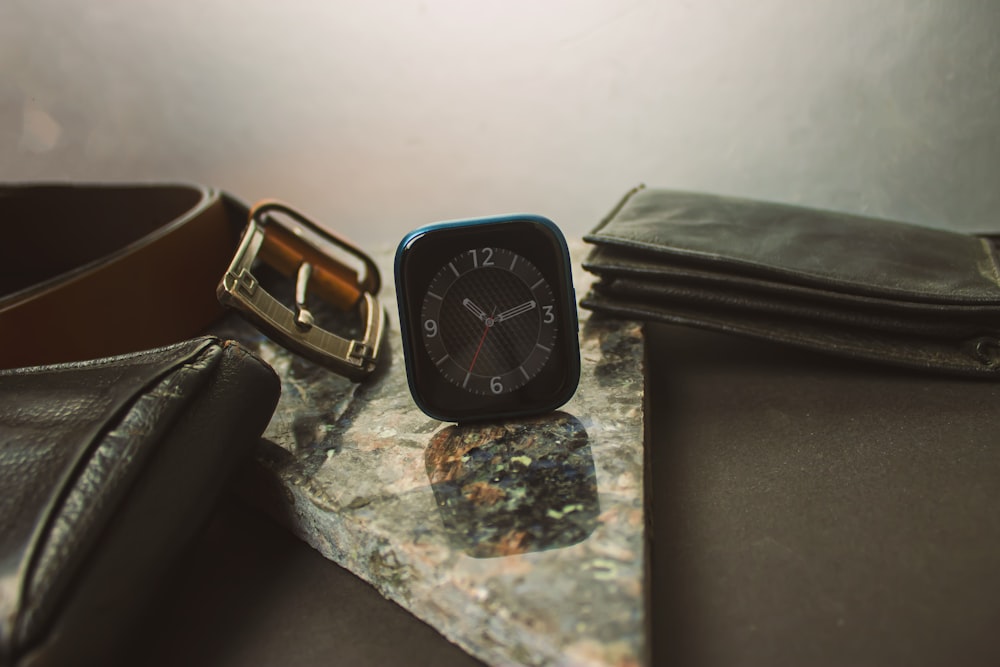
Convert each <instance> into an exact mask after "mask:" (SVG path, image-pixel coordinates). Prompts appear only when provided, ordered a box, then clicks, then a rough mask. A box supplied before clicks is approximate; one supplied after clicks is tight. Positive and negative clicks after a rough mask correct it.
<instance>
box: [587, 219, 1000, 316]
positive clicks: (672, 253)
mask: <svg viewBox="0 0 1000 667" xmlns="http://www.w3.org/2000/svg"><path fill="white" fill-rule="evenodd" d="M584 240H585V241H588V242H590V243H594V244H597V245H601V244H606V245H608V246H611V247H615V246H617V247H624V248H630V249H634V250H646V251H653V252H656V253H657V254H658V255H660V256H661V258H663V257H664V256H665V258H667V259H669V258H671V257H673V258H681V259H685V258H687V259H692V258H693V259H699V260H705V261H709V262H714V263H716V264H720V263H721V264H723V265H724V266H730V267H734V268H738V269H752V270H757V271H761V272H762V273H766V274H771V275H774V276H778V277H781V278H796V279H799V280H801V281H802V282H803V283H804V284H806V285H815V286H820V287H827V288H841V289H842V293H845V294H857V295H861V296H880V295H881V296H892V297H909V298H910V300H912V299H914V298H919V299H923V300H924V301H927V302H933V303H945V304H963V303H965V304H972V303H979V304H982V303H988V304H1000V293H998V295H997V296H996V297H975V296H972V297H966V296H963V297H962V298H961V299H955V298H954V295H949V294H940V293H932V292H924V291H908V292H906V291H903V290H897V289H893V288H892V287H886V286H868V285H863V284H859V283H853V282H846V281H839V280H836V279H831V278H829V277H825V276H819V275H816V274H810V273H804V272H799V271H790V270H783V269H781V268H778V267H774V266H771V265H766V264H759V263H754V262H751V261H748V260H741V259H738V258H724V257H722V256H721V255H718V254H714V253H708V252H703V251H699V250H689V249H686V248H675V247H671V246H666V245H661V244H657V243H650V242H647V241H637V240H635V239H633V238H629V237H625V236H620V235H617V234H613V233H608V232H601V233H600V235H593V234H588V235H587V236H585V237H584ZM991 264H992V262H991ZM996 286H997V287H998V288H1000V278H998V282H997V283H996ZM844 288H846V289H844ZM949 297H950V298H949Z"/></svg>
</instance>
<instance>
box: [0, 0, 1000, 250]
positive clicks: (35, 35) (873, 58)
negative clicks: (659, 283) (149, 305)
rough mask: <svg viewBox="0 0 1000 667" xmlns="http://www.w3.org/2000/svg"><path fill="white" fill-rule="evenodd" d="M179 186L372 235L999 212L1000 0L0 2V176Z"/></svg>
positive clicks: (988, 222)
mask: <svg viewBox="0 0 1000 667" xmlns="http://www.w3.org/2000/svg"><path fill="white" fill-rule="evenodd" d="M53 179H58V180H63V179H69V180H77V181H79V180H101V181H107V180H154V181H155V180H182V181H194V182H200V183H205V184H211V185H217V186H220V187H222V188H225V189H227V190H229V191H230V192H232V193H234V194H236V195H237V196H239V197H241V198H244V199H246V200H255V199H258V198H264V197H277V198H281V199H284V200H286V201H288V202H290V203H292V204H294V205H296V206H297V207H299V208H301V209H303V210H304V211H306V212H308V213H311V214H313V215H314V216H316V217H317V218H319V219H320V220H321V221H322V222H323V224H325V225H327V226H329V227H331V228H335V229H339V230H340V231H342V232H344V233H346V234H347V235H348V236H350V237H352V238H354V239H355V240H357V241H358V242H361V243H363V244H375V243H384V244H385V245H386V246H389V245H393V244H395V242H396V241H397V240H398V239H399V237H401V236H402V234H403V233H405V232H406V231H408V230H409V229H411V228H412V227H415V226H417V225H419V224H423V223H426V222H431V221H434V220H440V219H448V218H456V217H467V216H474V215H485V214H492V213H501V212H508V211H531V212H536V213H542V214H545V215H549V216H550V217H552V218H553V219H555V220H556V221H557V222H558V223H559V224H560V225H561V226H562V227H563V228H564V230H565V231H566V232H567V233H568V234H569V235H579V234H583V233H584V232H585V231H586V230H588V229H589V228H590V227H591V226H592V225H593V224H594V223H595V222H596V221H597V220H598V219H599V218H600V217H601V216H602V215H603V214H604V213H605V212H606V211H607V210H608V209H609V208H610V207H611V206H612V204H613V203H614V202H615V201H616V200H617V199H618V197H619V196H620V195H621V194H622V193H623V192H624V191H625V190H627V189H628V188H630V187H631V186H632V185H634V184H636V183H638V182H645V183H646V184H648V185H650V186H662V187H672V188H683V189H693V190H703V191H710V192H719V193H727V194H734V195H744V196H751V197H759V198H766V199H773V200H778V201H784V202H792V203H802V204H807V205H812V206H820V207H828V208H835V209H841V210H847V211H853V212H859V213H866V214H872V215H878V216H885V217H893V218H902V219H907V220H911V221H914V222H920V223H924V224H928V225H932V226H942V227H952V228H956V229H962V230H984V229H994V230H996V229H1000V216H998V215H997V210H998V209H1000V187H998V184H1000V3H997V2H987V1H980V2H976V1H973V0H960V1H948V2H945V1H944V0H940V1H937V2H933V1H920V0H868V1H861V0H847V1H845V0H814V1H808V2H807V1H801V0H800V1H794V0H758V1H756V2H749V1H739V0H705V1H703V2H697V1H695V0H671V1H664V2H616V1H612V0H578V1H570V0H553V1H546V2H527V1H521V0H516V1H512V2H468V1H467V2H462V1H460V0H419V1H415V0H385V1H380V2H367V3H364V2H361V1H360V0H358V1H348V0H331V1H328V2H305V1H291V2H265V1H264V0H205V1H200V2H166V1H163V2H155V1H153V0H134V1H129V2H124V1H116V0H104V1H98V0H91V1H89V2H84V1H81V2H70V1H67V0H5V1H4V2H3V3H2V4H0V180H2V181H27V180H53Z"/></svg>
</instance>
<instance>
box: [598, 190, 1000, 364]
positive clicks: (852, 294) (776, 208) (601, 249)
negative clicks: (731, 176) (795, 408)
mask: <svg viewBox="0 0 1000 667" xmlns="http://www.w3.org/2000/svg"><path fill="white" fill-rule="evenodd" d="M584 238H585V240H586V241H588V242H590V243H592V244H594V245H595V247H594V248H593V249H592V251H591V253H590V254H589V256H588V257H587V258H586V260H585V261H584V264H583V266H584V268H585V269H587V270H588V271H591V272H593V273H595V274H596V275H597V276H599V280H598V281H596V282H595V284H594V285H593V288H592V289H591V291H590V292H589V293H588V294H587V295H586V296H585V297H584V298H583V299H582V301H581V305H582V306H584V307H586V308H589V309H591V310H593V311H595V312H597V313H603V314H606V315H610V316H616V317H627V318H630V319H639V320H648V321H659V322H669V323H676V324H684V325H692V326H697V327H703V328H706V329H712V330H717V331H724V332H729V333H736V334H743V335H747V336H752V337H756V338H761V339H766V340H772V341H777V342H780V343H786V344H791V345H795V346H799V347H804V348H809V349H814V350H821V351H824V352H831V353H835V354H839V355H843V356H847V357H852V358H856V359H863V360H868V361H877V362H884V363H889V364H894V365H899V366H905V367H911V368H919V369H924V370H930V371H939V372H947V373H954V374H960V375H968V376H978V377H989V378H1000V266H998V258H997V247H996V243H997V241H998V237H995V236H989V235H983V236H977V235H971V234H963V233H959V232H954V231H947V230H943V229H934V228H928V227H922V226H917V225H912V224H908V223H903V222H895V221H889V220H884V219H879V218H872V217H866V216H858V215H849V214H846V213H837V212H831V211H823V210H816V209H810V208H805V207H800V206H790V205H782V204H774V203H767V202H760V201H752V200H747V199H738V198H733V197H723V196H716V195H709V194H699V193H690V192H677V191H671V190H661V189H647V188H644V187H639V188H636V189H634V190H633V191H631V192H630V193H628V194H627V195H626V197H625V198H624V199H623V200H622V201H621V203H620V204H619V205H618V206H616V207H615V208H614V209H613V210H612V211H611V213H610V214H609V215H608V216H607V217H606V218H605V219H604V220H603V221H602V222H601V223H600V224H599V225H598V226H597V227H596V228H595V229H594V230H593V231H592V232H591V233H590V234H588V235H586V236H585V237H584Z"/></svg>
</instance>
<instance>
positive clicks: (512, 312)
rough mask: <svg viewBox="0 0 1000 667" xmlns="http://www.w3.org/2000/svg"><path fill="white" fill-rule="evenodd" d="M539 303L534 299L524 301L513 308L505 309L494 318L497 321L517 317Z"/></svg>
mask: <svg viewBox="0 0 1000 667" xmlns="http://www.w3.org/2000/svg"><path fill="white" fill-rule="evenodd" d="M537 305H538V304H536V303H535V302H534V300H532V301H525V302H524V303H522V304H521V305H519V306H514V307H513V308H508V309H507V310H505V311H503V312H502V313H500V314H499V315H497V316H496V317H494V318H493V319H494V320H496V321H497V322H503V321H504V320H509V319H511V318H512V317H517V316H518V315H520V314H521V313H526V312H528V311H529V310H532V309H533V308H535V306H537Z"/></svg>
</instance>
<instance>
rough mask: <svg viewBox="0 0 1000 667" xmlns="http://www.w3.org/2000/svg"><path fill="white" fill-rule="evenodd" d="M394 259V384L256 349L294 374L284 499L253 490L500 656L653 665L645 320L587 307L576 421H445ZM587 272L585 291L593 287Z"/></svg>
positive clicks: (383, 587)
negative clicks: (415, 365)
mask: <svg viewBox="0 0 1000 667" xmlns="http://www.w3.org/2000/svg"><path fill="white" fill-rule="evenodd" d="M573 250H574V256H575V258H576V260H577V261H576V262H575V266H576V267H578V266H579V264H580V262H579V259H580V255H581V253H582V252H584V249H583V247H582V244H581V246H580V247H576V248H574V249H573ZM378 259H379V260H380V262H379V263H380V266H381V267H382V271H383V279H384V281H385V282H386V283H387V285H386V288H385V289H384V290H383V293H382V295H381V297H382V299H383V302H384V305H385V306H386V309H387V310H388V313H389V318H390V322H391V323H392V330H391V331H390V332H389V333H388V340H387V344H388V346H389V347H388V350H387V351H389V352H391V356H392V365H391V366H390V367H389V368H388V369H386V370H385V371H384V372H382V373H380V374H379V376H378V377H376V378H374V379H372V380H369V381H366V382H365V383H363V384H360V385H356V384H352V383H350V382H348V381H346V380H344V379H342V378H339V377H337V376H335V375H333V374H331V373H329V372H327V371H324V370H322V369H319V368H317V367H315V366H313V365H311V364H309V363H307V362H302V361H300V360H298V359H296V358H295V357H292V356H290V355H289V354H287V353H285V352H284V351H283V350H282V349H281V348H279V347H276V346H275V345H273V344H272V343H270V342H269V341H267V340H266V339H261V338H259V337H258V338H257V339H256V344H257V345H258V349H259V352H260V354H261V355H262V356H263V357H264V358H265V359H266V360H267V361H268V362H269V363H270V364H271V365H272V366H274V368H275V369H276V370H277V371H278V373H279V374H280V375H281V377H282V378H283V387H282V397H281V401H280V403H279V406H278V409H277V411H276V413H275V415H274V418H273V420H272V421H271V424H270V426H269V427H268V429H267V431H266V433H265V438H266V442H265V443H264V444H263V446H262V450H261V451H260V453H259V456H258V460H259V462H260V464H261V466H260V471H262V476H263V477H264V478H266V479H267V480H270V482H271V483H272V485H276V486H278V487H279V489H280V492H279V493H276V494H271V495H265V494H263V492H262V490H261V489H263V487H254V489H253V490H251V492H253V493H255V494H256V498H257V500H258V501H262V499H264V498H266V499H267V500H266V501H264V502H267V503H269V504H270V506H269V507H268V508H267V509H269V511H271V512H272V513H273V514H275V515H276V516H280V517H283V520H284V521H285V522H286V523H287V524H288V527H289V528H290V529H291V530H292V531H293V532H295V533H296V534H297V535H299V536H300V537H301V538H302V539H303V540H305V541H306V542H307V543H309V544H310V545H312V546H313V547H314V548H316V549H317V550H319V551H320V552H321V553H322V554H323V555H324V556H326V557H327V558H330V559H331V560H333V561H336V562H337V563H339V564H340V565H342V566H344V567H346V568H348V569H349V570H351V571H353V572H354V573H356V574H357V575H359V576H360V577H362V578H364V579H365V580H367V581H369V582H371V584H373V585H374V586H375V587H376V588H377V589H378V590H379V591H380V592H381V593H382V594H383V595H385V596H386V597H388V598H390V599H392V600H394V601H396V602H397V603H399V604H400V605H402V606H403V607H404V608H406V609H408V610H409V611H411V612H412V613H413V614H415V615H416V616H418V617H419V618H421V619H423V620H424V621H426V622H427V623H429V624H430V625H431V626H433V627H434V628H436V629H437V630H438V631H439V632H441V633H442V634H443V635H444V636H445V637H447V638H449V639H450V640H452V641H453V642H455V643H457V644H458V645H460V646H461V647H463V648H464V649H465V650H466V651H468V652H469V653H471V654H472V655H474V656H476V657H478V658H480V659H482V660H483V661H485V662H487V663H490V664H496V665H513V664H523V665H595V666H597V665H615V666H616V667H625V666H630V665H642V664H645V663H646V661H647V659H646V656H647V651H646V646H647V638H646V634H645V603H644V598H645V553H644V548H645V547H644V528H645V526H644V500H643V373H642V355H643V340H642V333H641V329H640V326H639V325H638V324H632V323H622V322H597V321H591V320H589V319H588V317H587V313H586V311H581V313H580V315H581V327H580V337H581V354H582V358H583V375H582V378H581V382H580V387H579V390H578V391H577V393H576V395H575V397H574V398H573V399H572V400H571V401H570V402H569V403H567V404H566V405H565V406H564V408H563V409H562V410H561V411H560V412H558V413H555V414H552V415H547V416H544V417H540V418H534V419H530V420H523V421H516V422H506V423H498V424H490V425H477V426H475V427H458V426H455V425H450V424H445V423H442V422H438V421H435V420H432V419H430V418H428V417H426V416H425V415H424V414H423V413H421V412H420V411H419V410H418V409H417V408H416V407H415V406H414V404H413V402H412V399H411V398H410V394H409V391H408V389H407V384H406V377H405V370H404V367H403V363H402V351H401V347H400V339H399V328H398V319H397V314H396V304H395V301H394V297H393V293H392V289H393V287H392V284H391V279H392V273H391V253H390V252H386V253H384V254H383V256H381V257H379V258H378ZM574 279H575V281H576V287H577V293H578V294H583V293H584V291H585V290H586V288H587V285H588V283H589V280H590V277H589V276H588V275H587V274H584V273H582V272H578V273H577V275H575V276H574ZM237 326H238V325H237ZM248 335H249V334H248V333H247V332H246V331H242V332H241V336H240V337H241V338H242V339H244V340H247V337H248Z"/></svg>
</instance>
